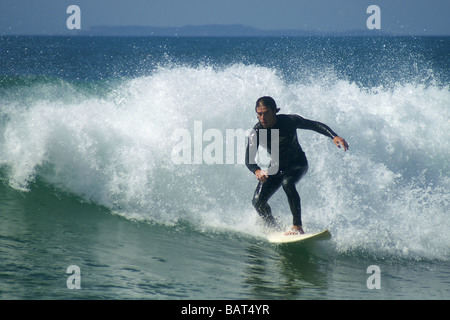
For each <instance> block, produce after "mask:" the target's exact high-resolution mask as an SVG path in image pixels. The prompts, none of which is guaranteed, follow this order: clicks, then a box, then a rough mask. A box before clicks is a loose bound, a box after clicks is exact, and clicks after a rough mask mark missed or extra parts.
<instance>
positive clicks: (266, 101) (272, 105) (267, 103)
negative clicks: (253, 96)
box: [255, 96, 280, 112]
mask: <svg viewBox="0 0 450 320" xmlns="http://www.w3.org/2000/svg"><path fill="white" fill-rule="evenodd" d="M259 106H264V107H266V108H269V109H272V111H275V112H278V111H279V110H280V109H278V108H277V103H276V102H275V100H274V99H273V98H272V97H269V96H265V97H261V98H259V99H258V100H256V106H255V110H256V108H258V107H259Z"/></svg>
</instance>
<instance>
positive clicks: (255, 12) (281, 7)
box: [0, 0, 450, 35]
mask: <svg viewBox="0 0 450 320" xmlns="http://www.w3.org/2000/svg"><path fill="white" fill-rule="evenodd" d="M69 5H78V6H79V7H80V9H81V28H82V29H89V27H91V26H99V25H103V26H104V25H110V26H117V25H119V26H120V25H122V26H123V25H128V26H130V25H133V26H135V25H139V26H176V27H179V26H184V25H203V24H243V25H246V26H251V27H257V28H260V29H302V30H316V31H325V32H326V31H347V30H363V29H366V28H367V27H366V20H367V19H368V18H369V16H370V14H368V13H366V10H367V8H368V7H369V6H370V5H377V6H379V7H380V10H381V30H382V31H385V32H391V33H396V34H415V35H450V17H449V16H450V0H0V34H55V33H56V34H60V33H70V30H68V29H67V27H66V20H67V18H68V17H69V16H70V14H67V13H66V9H67V7H68V6H69Z"/></svg>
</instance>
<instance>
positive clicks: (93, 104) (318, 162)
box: [0, 36, 450, 312]
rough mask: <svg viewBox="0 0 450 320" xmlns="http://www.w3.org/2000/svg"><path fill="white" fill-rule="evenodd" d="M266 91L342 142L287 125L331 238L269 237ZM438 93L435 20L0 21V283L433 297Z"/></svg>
mask: <svg viewBox="0 0 450 320" xmlns="http://www.w3.org/2000/svg"><path fill="white" fill-rule="evenodd" d="M265 95H270V96H272V97H273V98H274V99H275V100H276V101H277V103H278V106H279V107H280V108H281V111H280V113H285V114H291V113H293V114H300V115H302V116H304V117H306V118H308V119H313V120H317V121H320V122H323V123H325V124H327V125H328V126H330V127H331V128H332V129H333V130H334V131H336V132H337V133H338V134H339V135H340V136H342V137H344V138H345V139H346V140H347V141H348V143H349V145H350V149H349V150H348V151H347V152H343V151H342V150H340V149H338V148H336V147H335V146H334V144H333V143H332V141H331V140H330V139H328V138H326V137H324V136H322V135H320V134H317V133H315V132H311V131H304V130H299V131H298V136H299V141H300V144H301V145H302V148H303V150H304V151H305V153H306V155H307V157H308V160H309V171H308V173H307V175H306V176H305V177H304V178H303V179H302V180H301V182H300V183H299V184H298V185H297V188H298V191H299V193H300V196H301V199H302V212H303V214H302V218H303V224H304V227H305V229H306V230H307V231H310V232H314V231H320V230H323V229H328V230H329V231H330V232H331V234H332V238H331V239H330V240H328V241H321V242H316V243H311V244H308V245H300V246H292V245H291V246H279V245H274V244H271V243H269V242H268V241H267V240H266V233H267V230H266V229H265V227H264V226H263V225H262V224H261V221H260V220H259V217H258V215H257V214H256V212H255V211H254V209H253V207H252V204H251V199H252V196H253V192H254V189H255V187H256V184H257V181H256V179H255V177H254V176H253V175H252V174H251V173H250V171H248V169H247V168H246V167H245V165H244V163H243V160H244V159H243V158H242V156H243V149H244V148H245V145H243V144H242V141H243V140H242V139H241V138H242V133H243V132H247V131H246V130H249V129H251V128H252V127H253V126H254V124H255V123H256V121H257V119H256V115H255V110H254V104H255V101H256V100H257V99H258V98H259V97H261V96H265ZM449 108H450V38H449V37H382V36H376V37H296V38H282V37H277V38H275V37H267V38H265V37H242V38H240V37H232V38H225V37H217V38H206V37H199V38H195V37H186V38H177V37H171V38H164V37H141V38H133V37H122V38H121V37H25V36H23V37H5V36H2V37H0V299H2V300H6V299H7V300H10V299H12V300H60V299H63V300H71V299H95V300H98V299H107V300H108V299H109V300H111V299H120V300H123V299H145V300H180V301H183V300H186V304H187V301H188V300H189V301H190V300H269V301H270V300H309V299H311V300H337V299H345V300H347V299H348V300H367V299H371V300H372V299H376V300H378V299H379V300H397V299H402V300H419V299H433V300H434V299H437V300H448V299H450V232H449V231H450V216H449V214H450V174H449V173H450V171H449V159H450V142H449V141H450V139H449V138H450V137H449V132H450V116H449ZM175 133H178V135H177V134H175ZM228 133H232V134H235V139H234V138H233V136H232V135H230V136H228ZM230 137H231V138H230ZM182 143H183V144H182ZM244 143H245V142H244ZM181 144H182V145H181ZM180 146H181V148H180ZM184 146H187V147H184ZM180 150H181V151H182V152H180ZM262 158H263V156H262ZM270 205H271V206H272V209H273V213H274V215H275V216H277V219H278V220H279V221H280V224H281V225H282V226H284V227H286V228H287V227H288V226H289V223H290V222H291V214H290V211H289V206H288V203H287V200H286V196H285V194H284V193H283V191H282V190H279V191H278V192H277V193H276V194H275V195H274V196H273V198H272V199H271V200H270ZM73 266H75V269H74V267H73ZM175 311H176V312H178V310H175ZM179 311H180V312H181V310H179Z"/></svg>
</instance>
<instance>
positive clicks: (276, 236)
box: [267, 230, 331, 243]
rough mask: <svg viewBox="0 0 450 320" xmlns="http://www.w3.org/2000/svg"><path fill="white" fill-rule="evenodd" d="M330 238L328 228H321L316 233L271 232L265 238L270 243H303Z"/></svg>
mask: <svg viewBox="0 0 450 320" xmlns="http://www.w3.org/2000/svg"><path fill="white" fill-rule="evenodd" d="M330 238H331V233H330V231H328V230H323V231H321V232H318V233H305V234H296V235H285V233H284V232H283V233H279V232H277V233H272V234H269V235H268V236H267V240H269V242H272V243H305V242H310V241H315V240H328V239H330Z"/></svg>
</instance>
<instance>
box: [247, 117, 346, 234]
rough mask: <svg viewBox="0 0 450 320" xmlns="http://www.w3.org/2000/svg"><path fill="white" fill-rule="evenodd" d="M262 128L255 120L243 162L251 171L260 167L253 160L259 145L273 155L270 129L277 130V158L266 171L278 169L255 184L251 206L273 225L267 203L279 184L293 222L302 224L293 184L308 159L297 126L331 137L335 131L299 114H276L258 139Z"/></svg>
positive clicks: (298, 199) (298, 200)
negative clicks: (265, 136) (300, 142)
mask: <svg viewBox="0 0 450 320" xmlns="http://www.w3.org/2000/svg"><path fill="white" fill-rule="evenodd" d="M262 129H264V128H263V126H262V125H261V124H260V123H259V122H258V123H257V124H256V125H255V126H254V127H253V131H252V132H251V133H250V135H249V137H248V145H247V150H246V155H245V164H246V166H247V168H248V169H249V170H250V171H251V172H253V173H255V171H256V170H258V169H260V167H259V166H258V164H257V163H256V162H255V157H256V153H257V149H258V147H259V146H262V147H263V148H265V149H266V150H267V152H268V153H269V154H271V155H272V149H273V148H272V145H271V144H272V130H274V129H278V136H279V144H278V154H279V156H278V161H277V163H274V161H273V160H274V159H273V158H274V157H273V155H272V161H271V164H270V167H269V171H270V168H276V169H278V170H272V171H275V172H272V173H273V174H269V177H268V178H267V180H266V182H264V183H262V182H259V183H258V185H257V187H256V190H255V193H254V196H253V201H252V203H253V206H254V207H255V209H256V210H257V212H258V214H259V215H260V216H261V217H262V218H263V219H264V220H265V221H266V222H267V223H268V224H269V225H271V226H274V225H275V221H274V218H273V216H272V212H271V209H270V206H269V204H268V203H267V202H268V200H269V198H270V197H271V196H272V195H273V194H274V193H275V191H277V190H278V188H279V187H280V186H283V190H284V191H285V193H286V195H287V198H288V202H289V207H290V209H291V213H292V216H293V224H294V225H302V219H301V206H300V196H299V194H298V192H297V190H296V188H295V184H296V183H297V182H298V181H299V180H300V179H301V178H302V177H303V175H304V174H305V173H306V172H307V171H308V161H307V159H306V156H305V153H304V152H303V150H302V148H301V147H300V144H299V143H298V138H297V129H307V130H314V131H316V132H318V133H321V134H323V135H325V136H328V137H330V138H334V137H336V136H337V134H336V133H334V132H333V130H331V129H330V128H329V127H328V126H327V125H325V124H323V123H320V122H317V121H312V120H308V119H305V118H302V117H300V116H298V115H277V116H276V123H275V125H274V126H273V127H272V128H270V129H267V130H265V133H266V134H267V139H261V137H260V135H261V133H262V131H261V130H262ZM263 137H264V136H263ZM274 142H275V141H274Z"/></svg>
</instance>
